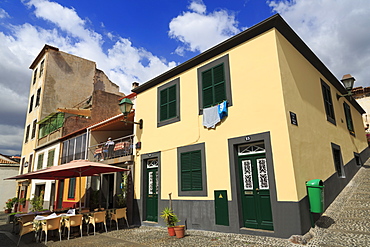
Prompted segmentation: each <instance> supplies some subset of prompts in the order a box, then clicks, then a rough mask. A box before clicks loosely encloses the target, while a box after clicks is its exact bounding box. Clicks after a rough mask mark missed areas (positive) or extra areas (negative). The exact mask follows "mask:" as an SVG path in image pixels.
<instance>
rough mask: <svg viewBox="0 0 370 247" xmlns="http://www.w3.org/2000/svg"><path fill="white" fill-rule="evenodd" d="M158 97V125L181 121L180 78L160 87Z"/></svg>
mask: <svg viewBox="0 0 370 247" xmlns="http://www.w3.org/2000/svg"><path fill="white" fill-rule="evenodd" d="M157 97H158V98H157V105H158V107H157V127H161V126H164V125H167V124H171V123H175V122H178V121H180V78H177V79H175V80H172V81H170V82H168V83H166V84H164V85H162V86H160V87H158V91H157Z"/></svg>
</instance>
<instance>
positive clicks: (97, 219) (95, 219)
mask: <svg viewBox="0 0 370 247" xmlns="http://www.w3.org/2000/svg"><path fill="white" fill-rule="evenodd" d="M97 223H103V224H104V227H105V232H108V230H107V223H106V219H105V211H101V212H95V213H93V215H92V216H89V225H90V224H92V225H93V226H94V235H95V225H96V224H97ZM89 225H88V226H87V234H89Z"/></svg>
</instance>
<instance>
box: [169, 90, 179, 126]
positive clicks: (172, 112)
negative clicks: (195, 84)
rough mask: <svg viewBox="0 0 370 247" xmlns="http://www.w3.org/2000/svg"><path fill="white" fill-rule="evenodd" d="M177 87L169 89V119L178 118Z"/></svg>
mask: <svg viewBox="0 0 370 247" xmlns="http://www.w3.org/2000/svg"><path fill="white" fill-rule="evenodd" d="M176 101H177V100H176V85H173V86H171V87H169V88H168V119H170V118H173V117H176V116H177V110H176V105H177V102H176Z"/></svg>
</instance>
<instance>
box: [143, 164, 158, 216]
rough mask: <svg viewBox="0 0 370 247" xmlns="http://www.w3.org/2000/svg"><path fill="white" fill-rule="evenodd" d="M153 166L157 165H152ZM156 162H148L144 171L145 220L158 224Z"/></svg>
mask: <svg viewBox="0 0 370 247" xmlns="http://www.w3.org/2000/svg"><path fill="white" fill-rule="evenodd" d="M153 164H157V166H156V165H153ZM158 182H159V181H158V161H157V160H154V159H153V160H148V161H147V170H146V184H147V188H146V220H147V221H154V222H158Z"/></svg>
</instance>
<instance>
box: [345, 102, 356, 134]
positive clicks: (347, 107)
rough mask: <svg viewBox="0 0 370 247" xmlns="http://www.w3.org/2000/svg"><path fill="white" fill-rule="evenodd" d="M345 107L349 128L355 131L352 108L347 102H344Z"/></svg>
mask: <svg viewBox="0 0 370 247" xmlns="http://www.w3.org/2000/svg"><path fill="white" fill-rule="evenodd" d="M343 108H344V114H345V116H346V122H347V129H348V130H349V131H353V130H354V129H353V122H352V115H351V108H350V107H349V105H347V103H346V102H344V103H343Z"/></svg>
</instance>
